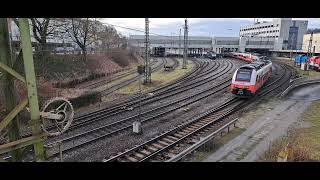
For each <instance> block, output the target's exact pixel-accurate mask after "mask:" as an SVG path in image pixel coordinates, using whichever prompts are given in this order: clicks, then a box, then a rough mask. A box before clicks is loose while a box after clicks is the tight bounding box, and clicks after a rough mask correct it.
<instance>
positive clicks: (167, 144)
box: [158, 140, 170, 146]
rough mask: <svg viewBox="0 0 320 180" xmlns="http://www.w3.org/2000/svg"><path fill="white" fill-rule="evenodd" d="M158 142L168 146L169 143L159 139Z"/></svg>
mask: <svg viewBox="0 0 320 180" xmlns="http://www.w3.org/2000/svg"><path fill="white" fill-rule="evenodd" d="M158 143H160V144H162V145H165V146H169V145H170V144H168V143H166V142H164V141H161V140H159V141H158Z"/></svg>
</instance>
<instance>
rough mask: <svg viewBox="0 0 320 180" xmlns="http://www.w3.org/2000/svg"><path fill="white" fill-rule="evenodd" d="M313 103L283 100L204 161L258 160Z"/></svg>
mask: <svg viewBox="0 0 320 180" xmlns="http://www.w3.org/2000/svg"><path fill="white" fill-rule="evenodd" d="M310 104H311V103H310V102H307V101H296V100H291V99H288V100H284V101H279V103H278V105H276V106H274V107H273V109H270V110H269V111H268V112H267V113H265V114H264V115H262V116H260V117H259V118H257V119H256V120H255V122H254V123H253V124H252V125H251V126H250V127H249V128H247V129H246V130H245V131H244V132H243V133H242V134H240V135H239V136H237V137H236V138H234V139H233V140H231V141H229V142H228V143H227V144H225V145H224V146H222V147H220V148H219V149H218V150H217V151H216V152H214V153H213V154H211V155H210V156H209V157H207V158H206V159H205V160H204V162H216V161H220V162H224V161H245V162H248V161H255V160H257V159H258V158H259V156H260V155H262V153H264V152H265V150H266V149H268V147H269V145H270V144H271V142H272V141H274V140H275V139H277V138H279V137H281V136H283V135H286V133H287V130H288V128H289V127H290V126H291V125H293V124H294V123H295V122H297V121H298V120H299V119H300V118H301V114H302V113H303V112H304V111H305V110H306V109H307V108H308V106H309V105H310ZM240 123H241V122H240Z"/></svg>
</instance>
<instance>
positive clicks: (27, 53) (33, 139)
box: [0, 18, 45, 161]
mask: <svg viewBox="0 0 320 180" xmlns="http://www.w3.org/2000/svg"><path fill="white" fill-rule="evenodd" d="M3 22H4V21H3V19H0V24H1V25H0V44H1V47H2V48H1V49H0V50H2V51H3V53H2V51H0V69H1V71H3V72H6V73H9V74H10V75H11V76H13V77H15V78H17V79H18V80H20V81H22V82H23V83H25V84H26V86H27V92H28V96H27V97H26V98H24V99H23V100H22V101H20V102H19V104H18V105H15V107H14V108H13V109H12V110H11V111H10V112H8V114H7V115H6V116H5V118H4V119H2V121H1V122H0V132H1V131H3V130H4V129H5V128H6V127H7V126H8V125H9V124H10V123H12V122H14V119H15V117H16V116H17V115H18V113H19V112H21V111H22V110H23V109H24V108H25V107H26V106H27V105H29V109H30V118H31V121H30V126H31V129H32V136H29V137H26V138H22V139H18V140H14V141H11V142H9V143H7V144H1V145H0V154H3V153H7V152H12V151H15V150H18V149H21V148H25V147H27V146H30V145H33V147H34V152H35V160H36V161H43V160H45V152H44V146H43V144H44V134H43V133H42V130H41V121H40V112H39V103H38V95H37V86H36V77H35V71H34V64H33V55H32V46H31V36H30V28H29V22H28V19H27V18H19V19H18V21H17V24H18V27H19V29H20V36H21V48H22V58H23V64H24V71H25V77H23V76H22V75H20V74H19V73H18V72H16V71H15V70H14V69H13V68H12V67H10V66H8V65H10V63H9V64H8V63H6V62H9V61H8V60H9V58H11V57H9V56H8V53H7V52H5V51H8V49H9V48H8V43H7V42H8V32H7V31H8V29H7V26H5V25H4V24H3ZM5 23H6V22H5ZM3 37H4V38H3ZM19 57H21V52H20V54H19V55H18V58H17V59H15V61H18V60H19V59H20V58H19ZM4 59H7V60H4ZM5 61H6V62H5ZM10 101H11V100H10ZM9 126H10V125H9ZM10 130H12V128H11V129H10ZM13 160H14V159H13Z"/></svg>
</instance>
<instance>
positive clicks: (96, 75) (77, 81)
mask: <svg viewBox="0 0 320 180" xmlns="http://www.w3.org/2000/svg"><path fill="white" fill-rule="evenodd" d="M104 76H105V74H104V73H92V74H90V75H89V76H87V77H82V78H78V79H72V80H70V81H66V82H57V83H56V84H55V87H57V88H74V87H75V86H76V85H78V84H81V83H84V82H88V81H91V80H94V79H97V78H101V77H104Z"/></svg>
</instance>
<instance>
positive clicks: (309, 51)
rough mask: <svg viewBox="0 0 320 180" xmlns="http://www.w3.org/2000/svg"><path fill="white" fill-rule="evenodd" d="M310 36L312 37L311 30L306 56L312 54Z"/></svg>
mask: <svg viewBox="0 0 320 180" xmlns="http://www.w3.org/2000/svg"><path fill="white" fill-rule="evenodd" d="M312 38H313V32H311V35H310V40H309V45H308V53H307V56H310V55H312Z"/></svg>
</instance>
